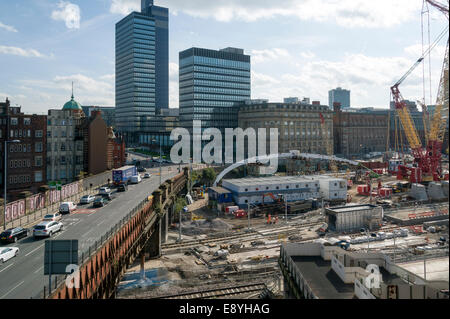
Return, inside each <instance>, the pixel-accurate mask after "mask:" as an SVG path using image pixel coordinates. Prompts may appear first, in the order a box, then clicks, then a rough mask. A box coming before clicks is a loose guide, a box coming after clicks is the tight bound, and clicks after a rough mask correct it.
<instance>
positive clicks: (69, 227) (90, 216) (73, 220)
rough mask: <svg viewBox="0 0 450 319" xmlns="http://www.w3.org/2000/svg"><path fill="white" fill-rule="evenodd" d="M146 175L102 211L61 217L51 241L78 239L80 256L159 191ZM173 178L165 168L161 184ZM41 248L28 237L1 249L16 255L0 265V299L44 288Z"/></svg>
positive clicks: (81, 208) (84, 210)
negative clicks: (16, 250)
mask: <svg viewBox="0 0 450 319" xmlns="http://www.w3.org/2000/svg"><path fill="white" fill-rule="evenodd" d="M147 171H149V172H151V173H152V174H154V175H152V177H151V178H149V179H143V180H142V182H141V183H140V184H137V185H130V186H129V188H128V191H127V192H124V193H114V194H113V196H114V197H115V198H114V199H113V200H112V201H111V202H110V203H108V204H107V205H106V206H105V207H102V208H99V209H93V208H92V207H91V206H90V205H84V206H79V207H78V208H79V209H77V210H76V211H75V212H74V213H72V214H70V215H65V216H63V219H62V222H63V224H64V230H63V231H62V232H60V233H57V234H55V235H54V236H53V237H52V238H51V239H78V240H79V244H78V245H79V252H80V254H81V252H83V251H84V250H86V249H88V248H89V246H91V245H92V244H93V243H95V241H97V240H99V239H100V237H101V236H102V235H104V234H105V233H106V232H108V231H109V230H110V229H111V228H112V227H113V226H114V225H115V224H116V223H117V222H119V221H120V219H122V218H123V217H125V216H126V215H127V214H128V213H129V212H130V210H131V209H132V208H133V207H135V206H136V205H137V204H138V203H139V202H140V201H141V200H143V199H144V198H146V197H147V196H149V195H151V194H152V192H153V191H154V190H155V189H157V188H158V187H159V176H157V172H158V169H152V170H147ZM176 174H178V170H177V168H176V167H172V170H171V171H167V168H166V170H165V171H163V180H167V179H170V178H172V177H174V176H175V175H176ZM44 245H45V239H41V240H34V239H33V237H28V238H25V239H22V240H21V241H19V242H18V243H15V244H9V245H3V246H2V247H5V246H14V247H18V248H19V249H20V253H19V255H18V256H17V257H15V258H12V259H10V260H8V261H7V262H5V263H4V264H1V265H0V299H28V298H32V297H34V296H36V295H37V294H38V293H39V292H40V291H42V289H43V287H44V285H46V284H48V276H44Z"/></svg>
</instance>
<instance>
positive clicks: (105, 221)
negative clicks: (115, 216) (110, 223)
mask: <svg viewBox="0 0 450 319" xmlns="http://www.w3.org/2000/svg"><path fill="white" fill-rule="evenodd" d="M104 222H106V220H103V221H101V222H100V223H98V224H97V226H100V225H101V224H103V223H104Z"/></svg>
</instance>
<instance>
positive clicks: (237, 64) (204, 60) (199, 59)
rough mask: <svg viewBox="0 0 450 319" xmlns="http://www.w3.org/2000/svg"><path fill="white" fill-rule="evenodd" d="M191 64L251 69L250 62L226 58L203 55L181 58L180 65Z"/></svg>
mask: <svg viewBox="0 0 450 319" xmlns="http://www.w3.org/2000/svg"><path fill="white" fill-rule="evenodd" d="M189 64H205V65H212V66H221V67H227V68H235V69H243V70H248V71H250V62H241V61H233V60H225V59H216V58H208V57H203V56H190V57H187V58H184V59H181V60H180V66H181V67H183V66H186V65H189Z"/></svg>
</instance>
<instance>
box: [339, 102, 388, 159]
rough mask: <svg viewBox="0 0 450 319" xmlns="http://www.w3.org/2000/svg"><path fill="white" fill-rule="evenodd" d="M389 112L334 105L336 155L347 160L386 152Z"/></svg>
mask: <svg viewBox="0 0 450 319" xmlns="http://www.w3.org/2000/svg"><path fill="white" fill-rule="evenodd" d="M388 120H389V110H387V109H386V110H384V109H374V108H363V109H353V108H349V109H342V108H341V107H340V105H339V104H338V103H337V104H335V105H334V116H333V130H334V153H335V154H336V155H340V156H343V157H346V158H350V157H354V156H361V155H363V154H367V153H370V152H385V151H386V143H387V134H388Z"/></svg>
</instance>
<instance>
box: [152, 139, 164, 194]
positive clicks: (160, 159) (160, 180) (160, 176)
mask: <svg viewBox="0 0 450 319" xmlns="http://www.w3.org/2000/svg"><path fill="white" fill-rule="evenodd" d="M152 142H156V139H153V140H152ZM161 154H162V151H161V137H160V139H159V185H160V186H161V185H162V171H161V161H162V156H161Z"/></svg>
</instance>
